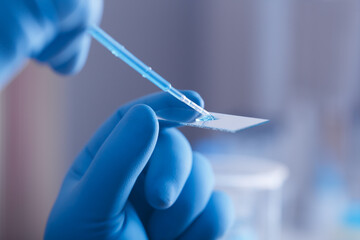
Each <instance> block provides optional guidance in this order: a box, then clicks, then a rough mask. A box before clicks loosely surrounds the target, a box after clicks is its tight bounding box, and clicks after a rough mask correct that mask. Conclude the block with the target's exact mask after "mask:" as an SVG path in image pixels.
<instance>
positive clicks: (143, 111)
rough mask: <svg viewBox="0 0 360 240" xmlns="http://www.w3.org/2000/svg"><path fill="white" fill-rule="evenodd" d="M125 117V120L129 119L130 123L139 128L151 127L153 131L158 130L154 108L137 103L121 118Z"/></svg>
mask: <svg viewBox="0 0 360 240" xmlns="http://www.w3.org/2000/svg"><path fill="white" fill-rule="evenodd" d="M125 118H126V119H127V121H130V123H133V124H135V125H136V126H137V127H138V128H139V129H142V130H149V129H152V130H153V132H158V131H159V123H158V120H157V118H156V114H155V112H154V110H152V108H151V107H149V106H147V105H145V104H137V105H135V106H133V107H132V108H130V109H129V111H128V112H127V113H126V114H125V116H124V118H123V119H125Z"/></svg>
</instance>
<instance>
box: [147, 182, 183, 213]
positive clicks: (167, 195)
mask: <svg viewBox="0 0 360 240" xmlns="http://www.w3.org/2000/svg"><path fill="white" fill-rule="evenodd" d="M146 190H147V191H146V198H147V201H148V203H149V204H150V205H151V206H152V207H153V208H155V209H159V210H163V209H167V208H169V207H171V206H172V205H173V203H174V201H175V195H176V191H175V189H174V186H173V184H171V183H161V184H160V183H159V184H156V183H154V184H153V187H151V188H147V189H146Z"/></svg>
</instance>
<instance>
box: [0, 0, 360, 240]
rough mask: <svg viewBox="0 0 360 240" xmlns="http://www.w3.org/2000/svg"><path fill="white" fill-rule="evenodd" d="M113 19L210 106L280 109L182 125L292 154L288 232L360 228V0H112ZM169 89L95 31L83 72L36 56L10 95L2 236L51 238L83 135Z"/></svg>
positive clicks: (262, 151)
mask: <svg viewBox="0 0 360 240" xmlns="http://www.w3.org/2000/svg"><path fill="white" fill-rule="evenodd" d="M102 27H103V28H104V29H105V30H106V31H108V32H109V33H110V34H111V35H113V36H114V37H115V38H116V39H118V40H119V41H120V42H121V43H122V44H124V45H125V46H126V47H127V48H128V49H129V50H130V51H132V52H133V53H134V54H135V55H137V56H138V57H139V58H140V59H142V60H144V62H145V63H147V64H149V65H151V66H152V68H153V69H154V70H156V71H157V72H159V73H161V75H162V76H164V77H165V78H166V79H168V80H169V81H170V82H172V83H173V85H174V86H175V87H176V88H179V89H193V90H196V91H198V92H199V93H200V94H201V95H202V97H203V98H204V100H205V104H206V108H207V109H208V110H210V111H215V112H223V113H230V114H238V115H246V116H253V117H261V118H268V119H270V120H271V123H270V124H267V125H264V126H261V127H257V128H254V129H249V130H245V131H243V132H240V133H237V134H227V133H221V132H213V131H209V130H203V129H193V128H192V129H189V128H183V129H182V131H183V133H184V134H185V135H186V136H187V137H188V138H189V140H190V141H191V143H192V145H193V147H194V149H195V150H198V151H200V152H203V153H221V154H234V153H235V154H246V155H251V156H259V157H266V158H271V159H273V160H276V161H279V162H281V163H283V164H285V165H286V166H287V167H288V168H289V170H290V176H289V179H288V181H287V184H286V186H285V190H284V201H283V231H284V236H286V237H284V239H304V238H306V239H316V240H318V239H321V240H322V239H345V238H343V237H341V232H342V231H343V229H347V228H348V227H349V226H350V227H351V229H357V231H358V230H359V229H360V187H359V186H360V185H359V182H360V175H359V171H360V95H359V89H360V88H359V85H360V72H359V69H360V1H358V0H348V1H344V0H308V1H303V0H294V1H288V0H273V1H254V0H236V1H235V0H232V1H216V0H210V1H209V0H198V1H191V0H182V1H168V0H152V1H148V0H137V1H131V0H123V1H106V3H105V12H104V18H103V22H102ZM155 91H158V89H157V88H156V87H154V86H153V85H152V84H151V83H149V82H147V81H145V80H144V79H143V78H141V76H139V75H138V74H137V73H136V72H135V71H133V70H132V69H130V68H129V67H128V66H127V65H125V64H124V63H123V62H121V61H119V60H117V59H115V58H114V57H113V56H112V55H111V54H109V53H108V52H107V51H106V50H105V49H104V48H103V47H101V46H100V45H99V44H97V43H95V42H93V45H92V48H91V52H90V55H89V59H88V62H87V65H86V67H85V68H84V70H83V71H82V72H81V73H80V74H78V75H76V76H73V77H67V78H64V77H62V76H57V75H55V74H54V73H52V72H51V71H50V70H49V69H48V68H47V67H44V66H41V65H38V64H36V63H33V62H31V63H30V64H29V65H28V66H27V67H26V69H25V70H24V71H23V72H22V73H20V74H19V75H18V76H17V77H16V79H15V80H14V81H13V82H12V83H11V84H10V85H9V86H8V87H7V89H6V90H5V91H3V92H2V93H1V95H0V136H1V137H0V143H1V144H0V150H1V151H0V152H1V162H0V176H1V181H0V183H1V185H0V216H1V222H0V238H1V239H40V238H42V234H43V230H44V227H45V223H46V218H47V215H48V213H49V211H50V208H51V206H52V204H53V202H54V200H55V198H56V195H57V192H58V190H59V187H60V184H61V181H62V178H63V176H64V174H65V172H66V170H67V168H68V167H69V165H70V164H71V162H72V160H73V159H74V158H75V156H76V155H77V153H78V152H79V151H80V149H81V148H82V146H83V145H84V144H85V143H86V142H87V140H88V139H89V138H90V136H91V135H92V133H93V132H94V131H95V130H96V129H97V127H98V126H99V125H100V124H101V123H102V122H103V121H104V120H105V119H106V118H107V117H108V116H109V115H110V114H111V113H112V112H113V111H114V110H116V108H117V107H119V106H121V105H122V104H124V103H125V102H127V101H130V100H132V99H135V98H138V97H141V96H143V95H146V94H149V93H152V92H155ZM335 232H336V234H335ZM329 236H331V237H332V238H330V237H329ZM336 236H340V237H338V238H337V237H336Z"/></svg>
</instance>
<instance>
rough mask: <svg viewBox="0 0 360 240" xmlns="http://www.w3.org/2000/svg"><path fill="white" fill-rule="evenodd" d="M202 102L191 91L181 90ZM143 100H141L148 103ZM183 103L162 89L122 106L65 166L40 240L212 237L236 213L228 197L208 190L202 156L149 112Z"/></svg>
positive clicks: (210, 183) (210, 181)
mask: <svg viewBox="0 0 360 240" xmlns="http://www.w3.org/2000/svg"><path fill="white" fill-rule="evenodd" d="M184 93H185V95H187V96H188V97H189V98H190V99H192V100H193V101H194V102H196V103H198V104H200V105H203V104H202V100H201V98H200V97H199V95H197V94H196V93H194V92H191V91H186V92H184ZM145 104H146V105H145ZM164 108H184V106H183V103H181V102H179V101H178V100H176V99H174V98H173V97H171V96H170V95H169V94H167V93H161V94H155V95H150V96H148V97H145V98H142V99H140V100H137V101H135V102H132V103H130V104H127V105H125V106H123V107H122V108H120V109H119V110H118V111H117V112H116V113H115V114H114V115H113V116H112V117H110V118H109V119H108V120H107V121H106V122H105V123H104V125H103V126H102V127H101V128H100V129H99V130H98V131H97V133H96V134H95V135H94V136H93V138H92V139H91V140H90V142H89V143H88V144H87V145H86V147H85V148H84V149H83V151H82V152H81V153H80V155H79V156H78V157H77V159H76V160H75V161H74V163H73V165H72V166H71V168H70V170H69V171H68V173H67V175H66V177H65V180H64V182H63V185H62V187H61V190H60V193H59V196H58V198H57V200H56V202H55V205H54V207H53V209H52V211H51V214H50V216H49V219H48V223H47V227H46V231H45V239H47V240H53V239H61V240H63V239H67V240H70V239H76V240H81V239H96V240H100V239H136V240H143V239H192V240H193V239H197V240H201V239H206V240H208V239H215V238H217V237H219V236H221V235H223V234H224V232H225V231H226V230H227V228H228V227H229V226H230V223H231V221H232V216H233V210H232V204H231V201H230V200H229V198H228V197H227V195H225V194H224V193H221V192H213V183H214V177H213V173H212V170H211V167H210V164H209V163H208V162H207V160H206V159H205V158H204V157H203V156H201V155H200V154H198V153H194V152H192V150H191V147H190V144H189V143H188V141H187V140H186V138H185V137H184V136H183V135H182V134H181V133H180V132H179V131H178V130H176V129H174V128H169V125H166V127H163V126H162V125H161V124H160V126H159V123H158V120H157V119H156V116H155V113H154V111H157V110H160V109H164Z"/></svg>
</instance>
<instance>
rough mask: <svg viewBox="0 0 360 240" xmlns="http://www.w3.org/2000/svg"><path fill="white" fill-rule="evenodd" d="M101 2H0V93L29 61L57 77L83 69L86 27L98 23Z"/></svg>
mask: <svg viewBox="0 0 360 240" xmlns="http://www.w3.org/2000/svg"><path fill="white" fill-rule="evenodd" d="M102 4H103V3H102V0H8V1H5V0H1V1H0V89H1V88H2V86H3V85H5V83H6V81H8V80H10V78H11V76H12V75H13V74H14V73H15V72H16V71H18V70H19V69H20V68H21V67H22V66H23V65H24V63H25V62H26V60H27V59H28V58H29V57H32V58H35V59H37V60H38V61H40V62H45V63H47V64H49V65H50V66H51V67H52V68H53V69H55V70H56V71H58V72H60V73H64V74H68V73H75V72H77V71H79V70H80V69H81V67H82V66H83V65H84V63H85V60H86V57H87V53H88V49H89V45H90V36H88V35H87V34H84V32H85V30H86V29H87V28H88V26H89V25H90V24H96V23H98V22H99V21H100V18H101V13H102Z"/></svg>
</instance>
